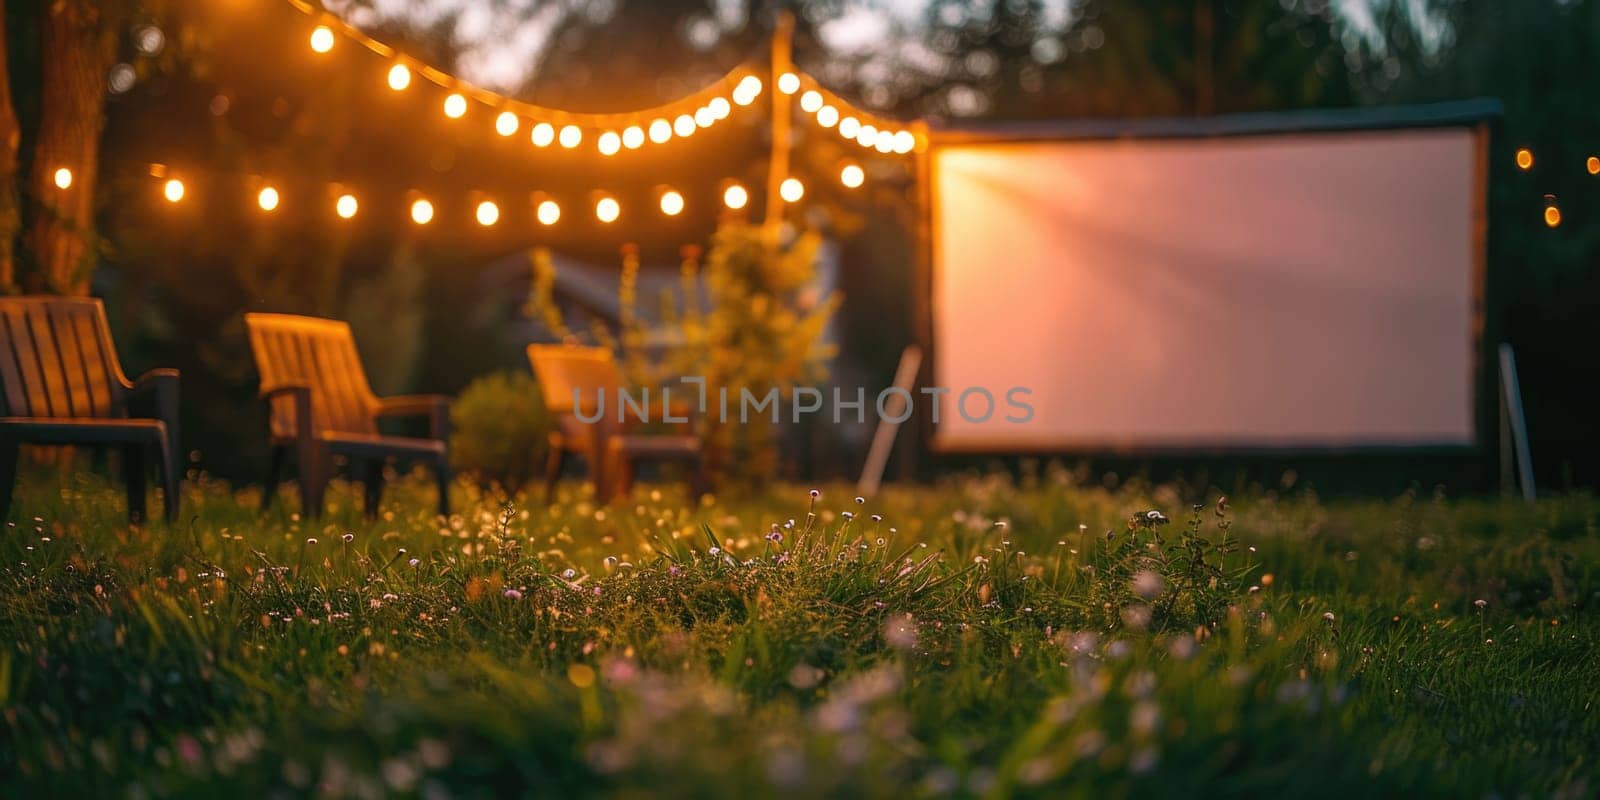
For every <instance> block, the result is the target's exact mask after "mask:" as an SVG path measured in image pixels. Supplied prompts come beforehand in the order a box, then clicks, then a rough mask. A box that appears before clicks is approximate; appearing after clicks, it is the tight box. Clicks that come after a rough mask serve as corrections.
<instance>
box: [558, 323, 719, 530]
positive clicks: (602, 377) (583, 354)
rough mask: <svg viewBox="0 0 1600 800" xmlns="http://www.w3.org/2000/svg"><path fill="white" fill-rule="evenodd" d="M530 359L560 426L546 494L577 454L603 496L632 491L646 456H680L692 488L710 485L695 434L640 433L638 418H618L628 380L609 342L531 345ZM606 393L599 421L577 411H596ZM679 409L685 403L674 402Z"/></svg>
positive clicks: (670, 458)
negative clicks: (602, 344)
mask: <svg viewBox="0 0 1600 800" xmlns="http://www.w3.org/2000/svg"><path fill="white" fill-rule="evenodd" d="M528 361H529V363H530V364H532V365H533V373H534V375H535V376H536V377H537V378H538V379H539V391H540V394H542V395H543V397H544V405H545V410H546V411H548V412H549V413H550V414H551V415H552V416H554V417H555V418H556V422H557V425H558V430H556V431H555V432H553V433H551V434H550V458H549V461H548V462H547V463H546V465H545V487H544V491H545V499H546V501H547V502H548V501H550V500H553V499H554V497H555V488H556V482H557V481H558V480H559V479H560V478H561V468H562V466H563V465H565V463H566V460H567V458H568V457H569V456H572V455H577V456H579V457H581V458H583V459H584V461H585V462H586V463H587V465H588V467H589V476H590V479H591V480H592V481H594V485H595V496H596V497H598V498H599V499H600V501H601V502H608V501H609V500H610V499H611V498H613V497H622V496H625V495H627V493H628V489H629V487H630V486H631V485H632V483H633V466H634V464H635V462H637V461H641V460H651V461H679V462H684V463H687V464H689V465H690V466H691V469H692V470H693V478H692V481H691V485H690V491H692V492H694V493H695V494H697V495H698V494H699V493H700V492H701V491H703V489H704V488H705V472H704V464H703V461H702V459H701V448H700V440H699V439H698V438H696V437H695V436H692V435H674V434H646V433H635V432H634V430H635V428H636V426H637V419H635V418H631V417H630V418H629V419H628V421H627V422H618V414H617V403H618V398H619V397H620V394H621V392H624V391H626V390H627V381H626V380H625V379H624V378H623V376H622V371H621V370H620V369H618V368H617V362H616V359H615V358H613V357H612V354H611V351H610V350H608V349H606V348H604V347H577V346H574V345H541V344H532V345H528ZM602 392H603V393H604V394H605V398H606V401H605V402H604V404H603V407H604V409H605V414H604V415H602V417H601V418H600V419H599V420H596V421H594V422H584V421H583V420H580V419H579V418H578V415H577V413H576V412H577V411H578V410H582V411H583V414H584V416H593V412H594V410H595V409H596V408H599V407H601V406H597V405H596V403H600V402H601V399H600V395H601V393H602ZM674 413H675V414H677V413H679V409H677V408H674Z"/></svg>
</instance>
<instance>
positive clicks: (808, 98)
mask: <svg viewBox="0 0 1600 800" xmlns="http://www.w3.org/2000/svg"><path fill="white" fill-rule="evenodd" d="M820 108H822V93H821V92H819V91H817V90H816V89H812V90H810V91H808V92H806V93H805V94H803V95H800V110H801V111H804V112H806V113H807V114H815V113H816V112H817V109H820Z"/></svg>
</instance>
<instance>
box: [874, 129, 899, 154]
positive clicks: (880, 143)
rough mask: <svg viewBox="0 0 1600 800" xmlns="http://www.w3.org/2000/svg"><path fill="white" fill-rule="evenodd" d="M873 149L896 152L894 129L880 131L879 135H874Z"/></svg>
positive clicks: (882, 151) (881, 151)
mask: <svg viewBox="0 0 1600 800" xmlns="http://www.w3.org/2000/svg"><path fill="white" fill-rule="evenodd" d="M872 149H874V150H876V151H878V152H880V153H892V152H894V131H878V135H876V136H874V137H872Z"/></svg>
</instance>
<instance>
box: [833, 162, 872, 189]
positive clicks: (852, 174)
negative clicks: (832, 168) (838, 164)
mask: <svg viewBox="0 0 1600 800" xmlns="http://www.w3.org/2000/svg"><path fill="white" fill-rule="evenodd" d="M839 182H840V183H842V184H844V185H845V186H846V187H847V188H850V189H855V188H857V187H859V186H861V184H863V183H866V182H867V171H866V170H864V169H862V168H861V167H860V166H859V165H856V164H846V165H845V167H844V169H841V170H839Z"/></svg>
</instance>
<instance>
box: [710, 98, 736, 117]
mask: <svg viewBox="0 0 1600 800" xmlns="http://www.w3.org/2000/svg"><path fill="white" fill-rule="evenodd" d="M706 108H709V109H711V113H713V114H715V115H716V116H717V119H727V118H728V115H729V114H732V113H733V104H732V103H729V102H728V98H726V97H713V98H711V102H709V103H707V104H706Z"/></svg>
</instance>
